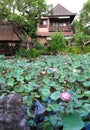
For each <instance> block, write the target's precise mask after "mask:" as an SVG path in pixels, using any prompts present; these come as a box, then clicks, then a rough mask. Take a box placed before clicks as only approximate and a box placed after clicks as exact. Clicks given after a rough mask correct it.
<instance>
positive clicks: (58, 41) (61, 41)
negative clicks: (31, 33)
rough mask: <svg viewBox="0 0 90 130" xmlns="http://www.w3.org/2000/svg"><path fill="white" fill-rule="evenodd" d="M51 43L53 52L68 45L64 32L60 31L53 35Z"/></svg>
mask: <svg viewBox="0 0 90 130" xmlns="http://www.w3.org/2000/svg"><path fill="white" fill-rule="evenodd" d="M49 45H50V49H51V51H52V52H55V53H57V52H59V51H61V50H63V49H64V48H65V47H66V40H65V38H64V36H63V34H61V33H58V32H56V33H54V34H53V35H52V36H51V41H50V42H49Z"/></svg>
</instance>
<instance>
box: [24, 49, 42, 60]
mask: <svg viewBox="0 0 90 130" xmlns="http://www.w3.org/2000/svg"><path fill="white" fill-rule="evenodd" d="M39 55H40V51H39V50H37V49H35V48H31V49H29V50H27V51H26V54H25V57H26V58H36V57H38V56H39Z"/></svg>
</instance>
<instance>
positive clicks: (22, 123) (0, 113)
mask: <svg viewBox="0 0 90 130" xmlns="http://www.w3.org/2000/svg"><path fill="white" fill-rule="evenodd" d="M0 130H30V128H29V126H28V124H27V116H26V114H25V107H24V106H23V105H22V97H21V96H20V95H19V94H16V93H11V94H9V95H7V96H5V97H3V98H1V99H0Z"/></svg>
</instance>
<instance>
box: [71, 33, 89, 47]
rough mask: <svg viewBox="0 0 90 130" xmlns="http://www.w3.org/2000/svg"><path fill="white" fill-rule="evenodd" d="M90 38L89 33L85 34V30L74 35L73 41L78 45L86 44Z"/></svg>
mask: <svg viewBox="0 0 90 130" xmlns="http://www.w3.org/2000/svg"><path fill="white" fill-rule="evenodd" d="M89 39H90V36H89V35H85V34H84V33H83V32H78V33H76V34H74V35H73V36H72V39H71V41H73V42H74V43H75V44H76V45H84V42H86V41H88V40H89Z"/></svg>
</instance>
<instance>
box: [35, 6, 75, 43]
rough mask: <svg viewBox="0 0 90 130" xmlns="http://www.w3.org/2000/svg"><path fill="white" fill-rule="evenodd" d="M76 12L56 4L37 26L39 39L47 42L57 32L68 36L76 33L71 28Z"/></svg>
mask: <svg viewBox="0 0 90 130" xmlns="http://www.w3.org/2000/svg"><path fill="white" fill-rule="evenodd" d="M75 15H76V14H75V13H72V12H70V11H69V10H67V9H66V8H64V7H63V6H62V5H60V4H58V5H56V6H55V7H54V8H53V9H52V11H51V12H50V13H48V14H47V15H45V16H44V17H42V18H41V22H40V24H39V25H38V27H37V39H38V41H39V42H41V43H43V44H44V43H47V42H48V40H50V39H51V38H50V37H51V35H53V34H54V33H55V32H62V33H63V34H64V36H65V37H66V38H68V37H71V36H72V35H73V34H74V30H73V29H72V28H71V26H70V24H71V23H72V21H73V19H74V17H75Z"/></svg>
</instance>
